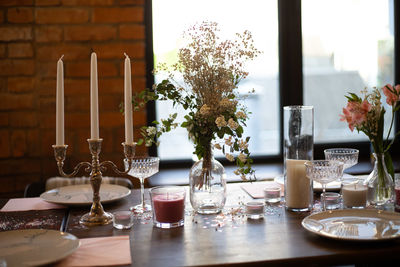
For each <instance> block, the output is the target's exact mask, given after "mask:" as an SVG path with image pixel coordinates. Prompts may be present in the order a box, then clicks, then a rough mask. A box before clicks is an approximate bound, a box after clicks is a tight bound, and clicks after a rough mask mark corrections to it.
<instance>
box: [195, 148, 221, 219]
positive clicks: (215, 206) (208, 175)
mask: <svg viewBox="0 0 400 267" xmlns="http://www.w3.org/2000/svg"><path fill="white" fill-rule="evenodd" d="M189 180H190V203H191V204H192V207H193V209H194V210H195V212H197V213H200V214H216V213H219V212H220V211H221V210H222V209H223V207H224V206H225V201H226V174H225V168H224V166H222V164H221V163H219V161H217V160H215V159H214V157H213V156H212V152H211V148H210V149H209V151H208V152H207V153H206V155H205V156H204V158H203V159H201V160H199V161H197V162H196V163H195V164H194V165H193V166H192V168H191V169H190V173H189Z"/></svg>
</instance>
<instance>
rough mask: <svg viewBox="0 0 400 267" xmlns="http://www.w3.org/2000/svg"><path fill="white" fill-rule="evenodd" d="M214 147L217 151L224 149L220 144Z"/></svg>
mask: <svg viewBox="0 0 400 267" xmlns="http://www.w3.org/2000/svg"><path fill="white" fill-rule="evenodd" d="M214 147H215V148H216V149H219V150H221V149H222V147H221V146H220V145H219V144H214Z"/></svg>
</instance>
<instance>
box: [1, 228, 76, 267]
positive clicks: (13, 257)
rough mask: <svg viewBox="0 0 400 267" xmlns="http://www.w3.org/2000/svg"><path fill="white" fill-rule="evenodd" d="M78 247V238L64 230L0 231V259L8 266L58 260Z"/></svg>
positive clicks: (40, 263) (30, 264)
mask: <svg viewBox="0 0 400 267" xmlns="http://www.w3.org/2000/svg"><path fill="white" fill-rule="evenodd" d="M78 247H79V239H78V238H77V237H75V236H74V235H71V234H69V233H65V232H59V231H55V230H45V229H28V230H15V231H7V232H1V233H0V259H4V260H5V261H6V263H7V267H10V266H37V265H42V264H49V263H53V262H56V261H59V260H61V259H63V258H65V257H67V256H68V255H70V254H71V253H72V252H74V251H75V250H76V249H77V248H78Z"/></svg>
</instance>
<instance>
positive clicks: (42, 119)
mask: <svg viewBox="0 0 400 267" xmlns="http://www.w3.org/2000/svg"><path fill="white" fill-rule="evenodd" d="M66 118H67V116H66V114H65V115H64V120H65V119H66ZM55 125H56V113H55V112H51V113H49V112H42V113H40V114H39V127H40V129H55Z"/></svg>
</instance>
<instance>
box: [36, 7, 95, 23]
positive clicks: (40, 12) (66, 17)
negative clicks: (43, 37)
mask: <svg viewBox="0 0 400 267" xmlns="http://www.w3.org/2000/svg"><path fill="white" fill-rule="evenodd" d="M35 11H36V23H38V24H47V23H84V22H87V21H88V20H89V12H88V11H87V10H85V9H79V8H38V9H36V10H35Z"/></svg>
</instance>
